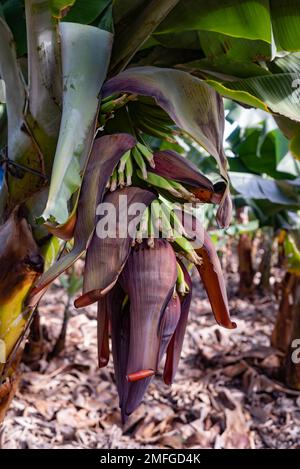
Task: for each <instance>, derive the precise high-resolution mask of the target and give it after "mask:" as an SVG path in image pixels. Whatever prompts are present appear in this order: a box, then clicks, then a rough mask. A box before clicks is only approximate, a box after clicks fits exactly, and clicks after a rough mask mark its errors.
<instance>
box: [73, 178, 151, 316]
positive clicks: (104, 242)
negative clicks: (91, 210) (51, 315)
mask: <svg viewBox="0 0 300 469" xmlns="http://www.w3.org/2000/svg"><path fill="white" fill-rule="evenodd" d="M122 197H123V200H124V198H125V197H126V202H125V204H124V206H123V205H122V199H121V198H122ZM155 198H156V195H155V194H154V193H153V192H150V191H148V190H145V189H141V188H139V187H133V186H131V187H125V188H124V189H122V190H117V191H114V192H110V193H108V194H107V195H106V197H105V198H104V201H103V202H104V204H111V205H112V206H114V207H115V213H116V227H115V226H114V228H115V230H116V231H115V233H113V234H112V236H110V235H109V233H107V236H106V237H105V238H102V236H101V233H100V232H98V229H96V231H95V233H94V236H93V238H92V241H91V243H90V244H89V246H88V250H87V255H86V260H85V269H84V282H83V294H82V296H81V297H79V298H77V300H76V301H75V306H76V307H77V308H81V307H83V306H87V305H89V304H91V303H94V302H95V301H97V300H99V298H100V297H101V296H104V295H105V294H106V293H107V292H108V291H109V290H110V289H111V288H112V287H113V286H114V285H115V283H116V281H117V280H118V277H119V275H120V273H121V272H122V270H123V267H124V265H125V263H126V261H127V259H128V256H129V254H130V250H131V245H132V241H133V238H134V236H135V233H136V230H137V227H138V224H139V223H140V221H141V218H142V215H143V212H139V213H138V215H137V214H136V213H132V214H130V213H128V215H127V210H128V207H130V206H133V204H135V203H141V204H144V207H146V206H149V205H150V204H151V202H152V201H153V200H154V199H155ZM108 216H111V214H110V215H108ZM126 217H127V220H126ZM101 218H102V219H101ZM106 220H107V215H106V216H103V214H102V217H99V220H98V221H97V223H99V224H102V222H103V223H105V224H106ZM125 220H126V221H125ZM108 223H109V221H108ZM132 223H134V224H135V227H136V229H135V230H134V229H133V227H132V226H131V229H130V233H129V232H128V229H127V228H128V226H129V225H130V224H132ZM121 225H122V226H123V228H125V229H126V231H124V230H123V231H124V232H123V233H121V231H122V227H121Z"/></svg>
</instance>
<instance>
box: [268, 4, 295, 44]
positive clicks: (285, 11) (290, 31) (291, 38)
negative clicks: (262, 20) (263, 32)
mask: <svg viewBox="0 0 300 469" xmlns="http://www.w3.org/2000/svg"><path fill="white" fill-rule="evenodd" d="M270 8H271V13H272V29H273V34H274V40H275V43H276V46H277V49H278V50H284V51H297V50H298V51H299V50H300V9H299V2H298V0H270Z"/></svg>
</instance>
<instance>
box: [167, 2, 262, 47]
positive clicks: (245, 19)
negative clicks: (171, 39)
mask: <svg viewBox="0 0 300 469" xmlns="http://www.w3.org/2000/svg"><path fill="white" fill-rule="evenodd" d="M182 30H185V31H192V30H206V31H215V32H219V33H223V34H227V35H229V36H232V37H242V38H245V39H258V40H262V41H265V42H268V43H271V18H270V13H269V2H268V0H223V1H222V2H220V1H219V0H211V1H210V2H207V1H206V0H181V1H180V2H179V4H178V5H177V7H176V8H174V10H173V11H172V12H171V13H170V14H169V15H168V16H167V18H166V19H165V20H164V21H163V22H162V24H161V25H160V27H159V28H158V32H160V33H172V32H176V31H182Z"/></svg>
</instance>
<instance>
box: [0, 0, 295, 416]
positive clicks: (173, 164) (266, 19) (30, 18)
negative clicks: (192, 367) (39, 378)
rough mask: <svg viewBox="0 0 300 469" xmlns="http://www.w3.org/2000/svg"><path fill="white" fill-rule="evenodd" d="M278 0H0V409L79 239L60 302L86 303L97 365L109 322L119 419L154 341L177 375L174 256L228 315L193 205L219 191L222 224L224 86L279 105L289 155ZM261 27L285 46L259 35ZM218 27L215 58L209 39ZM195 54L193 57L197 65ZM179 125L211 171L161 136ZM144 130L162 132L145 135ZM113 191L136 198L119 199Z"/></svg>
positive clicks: (287, 77) (226, 208)
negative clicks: (91, 310) (38, 314)
mask: <svg viewBox="0 0 300 469" xmlns="http://www.w3.org/2000/svg"><path fill="white" fill-rule="evenodd" d="M281 3H282V4H283V2H280V1H276V2H275V1H274V2H273V1H272V2H269V1H267V0H255V1H253V0H251V1H250V0H244V1H239V0H228V1H226V2H225V4H224V7H223V6H222V7H221V8H220V6H219V5H216V3H215V2H213V3H212V4H211V5H207V4H205V3H204V2H203V1H202V0H201V1H193V0H189V1H188V2H187V1H183V0H161V1H160V2H157V1H156V0H151V1H150V2H147V4H146V2H144V1H143V0H135V1H133V2H127V1H123V0H122V1H121V0H114V1H112V0H98V1H93V2H84V1H83V0H47V1H44V0H25V2H22V1H12V0H1V1H0V39H1V50H0V78H1V81H0V98H1V101H0V106H1V108H0V112H1V114H0V142H1V173H0V176H1V177H0V220H2V221H3V223H2V225H1V227H0V240H1V250H0V266H1V277H0V279H1V285H0V324H1V327H0V362H1V365H0V396H1V397H0V410H1V406H2V407H3V409H4V408H6V406H7V403H8V402H9V400H10V399H11V397H12V395H13V393H14V390H15V386H14V384H13V383H14V378H13V377H14V370H15V368H16V360H17V357H18V356H19V354H18V351H20V350H21V349H22V346H23V343H24V338H25V337H26V333H27V331H28V328H29V326H30V322H31V320H32V318H33V314H34V310H35V308H36V306H37V304H38V301H39V300H40V298H41V296H42V295H43V294H44V293H45V292H46V290H47V288H48V287H49V285H50V284H51V283H52V282H53V280H54V279H55V278H57V277H58V276H59V275H60V274H62V273H63V272H64V271H65V270H66V269H68V268H69V267H70V266H72V265H73V264H74V262H75V261H76V260H77V259H78V258H80V257H82V256H85V271H84V279H83V291H82V294H81V295H80V297H79V298H77V299H76V301H75V306H76V307H78V308H79V307H86V306H87V305H89V304H91V303H93V302H97V303H98V351H99V365H100V366H104V365H105V364H107V362H108V360H109V330H111V339H112V352H113V358H114V367H115V374H116V383H117V389H118V393H119V397H120V407H121V413H122V418H123V420H124V421H125V420H126V419H127V418H128V415H129V414H130V413H131V412H133V411H134V410H135V408H136V407H137V406H138V405H139V403H140V402H141V400H142V398H143V394H144V392H145V390H146V388H147V386H148V384H149V383H150V381H151V380H152V378H153V376H154V375H155V374H156V373H157V371H158V367H159V364H160V362H161V360H162V358H163V357H164V355H166V360H165V368H164V380H165V382H166V383H167V384H170V383H171V382H172V381H173V379H174V377H175V373H176V369H177V366H178V362H179V358H180V351H181V347H182V343H183V338H184V331H185V327H186V324H187V318H188V311H189V306H190V302H191V294H192V282H191V278H190V274H189V269H188V266H189V264H191V263H192V264H195V266H196V268H197V270H198V271H199V274H200V277H201V279H202V282H203V284H204V287H205V289H206V291H207V294H208V297H209V300H210V303H211V308H212V311H213V313H214V315H215V318H216V320H217V322H218V323H219V324H220V325H222V326H224V327H227V328H229V329H232V328H234V327H236V324H235V323H234V322H232V321H231V319H230V315H229V308H228V299H227V294H226V288H225V282H224V279H223V276H222V271H221V266H220V261H219V258H218V256H217V254H216V251H215V248H214V245H213V244H212V242H211V240H210V238H209V235H208V233H206V232H205V230H204V229H203V227H202V226H201V223H200V224H199V219H198V217H197V214H196V211H195V206H198V205H201V206H202V207H203V206H204V205H205V204H214V205H216V206H217V211H216V221H217V223H218V224H219V226H220V227H223V228H225V227H228V226H229V224H230V219H231V212H232V204H231V198H230V193H229V175H228V162H227V158H226V155H225V152H224V149H223V135H224V106H223V99H222V96H221V95H225V96H229V97H230V98H232V99H234V100H238V101H241V102H243V103H245V104H247V105H248V106H254V107H258V108H262V109H264V110H265V111H267V112H269V113H274V114H276V117H278V119H281V120H282V119H285V123H286V122H287V123H289V122H293V123H294V128H295V131H293V132H292V134H291V138H292V142H291V148H292V149H293V152H294V154H295V155H297V154H298V153H297V139H296V140H295V135H296V134H297V128H298V124H299V120H300V116H299V107H298V106H297V105H296V104H295V103H293V102H292V101H291V99H292V98H291V97H290V96H289V89H288V86H289V85H291V81H292V79H293V78H294V73H295V70H294V68H293V67H295V66H296V65H297V63H298V62H297V51H298V50H300V40H299V33H298V31H299V28H298V16H297V15H296V13H295V18H294V22H293V25H292V26H293V28H292V29H291V31H289V34H288V35H287V36H285V33H286V14H285V11H283V10H282V9H281V8H280V4H281ZM289 8H291V7H289ZM290 15H291V16H293V10H291V11H290ZM224 17H225V18H226V21H224ZM245 18H247V21H245V20H244V19H245ZM272 29H273V32H274V41H275V42H274V41H273V42H274V43H275V44H276V46H277V49H278V51H281V50H282V48H284V50H285V51H287V57H286V60H284V59H282V60H281V59H280V57H279V55H278V54H277V55H276V52H275V53H274V52H273V51H272V47H271V46H272V44H273V42H272V38H271V30H272ZM294 36H295V37H294ZM228 38H229V39H230V40H229V42H228ZM225 43H226V44H229V46H228V48H229V52H230V53H229V54H228V57H227V56H225V55H224V54H223V55H222V52H220V51H222V50H224V47H223V46H224V44H225ZM254 53H255V56H254V55H253V54H254ZM274 54H275V55H274ZM215 55H217V57H215ZM198 56H201V57H203V58H205V57H206V59H205V60H206V62H205V64H204V62H203V63H201V64H200V65H199V64H195V60H196V59H197V57H198ZM215 58H216V59H217V63H214V59H215ZM272 59H273V60H272ZM201 60H202V59H201ZM237 62H238V64H237ZM222 63H223V66H224V70H223V69H222ZM203 64H204V65H203ZM295 64H296V65H295ZM220 68H221V71H220ZM232 69H235V70H236V73H237V76H235V77H234V79H232V76H230V77H229V78H228V75H232V73H231V72H230V70H231V71H232ZM245 75H246V76H247V78H245ZM248 77H249V80H248V81H247V79H248ZM270 90H271V91H272V92H271V91H270ZM278 125H279V124H278ZM280 125H281V124H280ZM282 125H283V124H282ZM186 135H188V136H189V138H191V139H193V140H194V141H195V142H196V144H197V145H199V146H201V147H202V148H204V149H205V151H206V152H207V153H208V155H211V157H212V158H213V159H214V161H215V163H216V167H217V171H218V174H219V175H218V180H217V181H216V180H214V179H211V178H209V177H208V176H207V175H205V174H203V171H204V169H202V168H201V171H199V169H198V168H197V167H196V166H195V165H193V164H191V163H189V162H188V161H187V160H186V159H185V158H184V157H182V156H181V155H180V154H178V153H177V152H176V150H175V148H176V139H177V140H178V138H179V139H180V138H182V137H184V136H186ZM296 136H297V135H296ZM153 139H159V140H160V141H161V140H163V141H164V142H165V143H166V144H167V143H168V144H170V145H173V148H172V149H171V150H170V149H169V150H163V151H157V148H155V145H152V143H151V142H153ZM203 168H204V167H203ZM124 198H126V201H127V202H126V203H127V204H129V205H128V206H129V207H130V208H132V207H136V206H139V207H140V210H139V213H138V214H136V213H135V212H134V213H133V212H131V211H130V210H129V211H128V213H127V212H126V210H125V211H124V204H123V200H124ZM186 203H187V204H188V205H189V207H188V208H187V207H186V206H185V205H184V204H186ZM174 205H175V207H176V208H175V209H174ZM107 207H110V209H111V210H112V213H114V214H116V217H115V223H114V226H113V227H112V231H113V235H111V232H110V235H109V236H108V235H107V233H106V235H107V236H102V235H103V231H104V232H105V230H106V228H105V227H106V225H108V226H109V225H110V222H111V217H110V216H107V215H105V210H106V209H107ZM141 207H142V208H141ZM182 208H183V210H182ZM124 226H125V232H124ZM110 228H111V227H110ZM110 228H109V229H110ZM108 231H109V230H108ZM42 271H43V272H42ZM1 415H3V412H2V414H1Z"/></svg>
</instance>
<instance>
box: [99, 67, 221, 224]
mask: <svg viewBox="0 0 300 469" xmlns="http://www.w3.org/2000/svg"><path fill="white" fill-rule="evenodd" d="M118 92H124V93H134V94H138V95H145V96H151V97H153V98H154V99H155V100H156V102H157V104H158V105H159V106H161V107H162V108H163V109H164V110H165V111H166V112H167V113H168V114H169V115H170V117H171V118H172V119H173V121H174V122H175V123H176V125H177V126H178V127H179V128H180V129H182V130H183V131H184V132H186V133H187V134H188V135H190V136H191V137H192V138H193V139H194V140H195V141H197V142H198V143H199V144H200V145H201V146H203V147H204V148H205V149H206V150H207V151H208V153H210V154H211V155H212V156H213V157H214V158H215V160H216V161H217V163H218V166H219V170H220V174H221V175H222V177H223V178H224V179H225V181H226V183H227V184H228V175H227V160H226V156H225V153H224V150H223V134H224V107H223V101H222V98H221V96H220V95H219V94H218V93H216V92H215V91H214V90H213V89H212V88H211V87H210V86H208V85H207V84H206V83H205V82H204V81H202V80H200V79H199V78H196V77H194V76H191V75H189V74H188V73H185V72H182V71H180V70H173V69H168V68H164V69H162V68H158V67H138V68H130V69H128V70H126V71H125V72H122V73H120V74H119V75H117V76H115V77H113V78H111V79H110V80H109V81H107V82H106V83H105V85H104V87H103V89H102V94H103V97H106V96H110V95H112V94H114V93H118ZM228 191H229V188H227V190H226V191H225V193H224V196H223V200H225V198H226V196H227V193H228ZM221 205H222V203H221ZM227 208H230V207H229V205H228V204H227ZM225 215H226V216H225V217H224V219H222V218H221V217H218V218H219V223H220V225H221V226H227V225H225V223H224V222H225V221H227V220H228V219H229V218H230V213H229V214H225Z"/></svg>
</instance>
